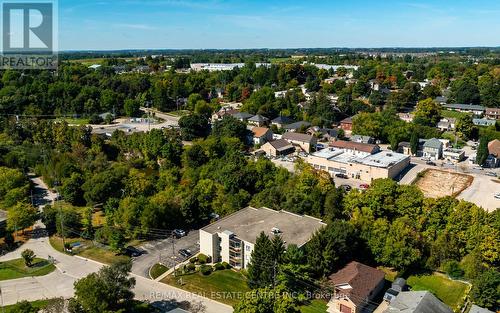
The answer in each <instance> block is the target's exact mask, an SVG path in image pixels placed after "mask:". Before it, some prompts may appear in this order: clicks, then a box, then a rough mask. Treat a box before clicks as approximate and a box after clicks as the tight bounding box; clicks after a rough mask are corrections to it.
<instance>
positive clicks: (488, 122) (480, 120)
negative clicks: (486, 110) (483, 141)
mask: <svg viewBox="0 0 500 313" xmlns="http://www.w3.org/2000/svg"><path fill="white" fill-rule="evenodd" d="M496 122H497V121H496V120H490V119H487V118H473V119H472V124H474V125H476V126H485V127H488V126H493V125H495V123H496Z"/></svg>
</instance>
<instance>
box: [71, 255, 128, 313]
mask: <svg viewBox="0 0 500 313" xmlns="http://www.w3.org/2000/svg"><path fill="white" fill-rule="evenodd" d="M131 267H132V264H131V263H130V262H126V263H123V262H122V263H116V264H113V265H111V266H109V267H103V268H102V269H100V270H99V272H97V273H92V274H89V275H88V276H86V277H84V278H82V279H80V280H77V281H76V282H75V300H76V301H77V303H78V304H79V305H80V306H81V308H82V309H83V311H84V312H88V313H101V312H107V311H113V312H114V311H117V310H120V309H123V308H126V307H127V305H129V304H130V301H131V300H132V299H133V297H134V293H133V292H132V288H133V287H134V286H135V279H134V278H130V277H129V273H130V269H131Z"/></svg>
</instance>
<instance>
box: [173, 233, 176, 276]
mask: <svg viewBox="0 0 500 313" xmlns="http://www.w3.org/2000/svg"><path fill="white" fill-rule="evenodd" d="M172 258H173V261H174V277H176V274H175V238H174V233H172Z"/></svg>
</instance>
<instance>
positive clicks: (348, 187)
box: [340, 185, 352, 192]
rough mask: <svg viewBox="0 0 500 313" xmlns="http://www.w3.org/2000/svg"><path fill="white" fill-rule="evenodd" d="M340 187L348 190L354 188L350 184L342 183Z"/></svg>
mask: <svg viewBox="0 0 500 313" xmlns="http://www.w3.org/2000/svg"><path fill="white" fill-rule="evenodd" d="M340 188H342V189H344V190H345V191H347V192H349V191H351V189H352V187H351V186H349V185H340Z"/></svg>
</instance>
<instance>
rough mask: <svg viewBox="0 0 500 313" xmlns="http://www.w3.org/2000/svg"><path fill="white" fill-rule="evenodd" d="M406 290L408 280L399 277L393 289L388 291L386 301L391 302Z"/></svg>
mask: <svg viewBox="0 0 500 313" xmlns="http://www.w3.org/2000/svg"><path fill="white" fill-rule="evenodd" d="M405 290H406V280H405V279H404V278H401V277H398V278H396V279H395V280H394V281H393V282H392V284H391V288H389V289H387V291H386V292H385V294H384V300H385V301H387V302H391V301H392V300H394V299H395V298H396V296H397V295H398V294H399V293H400V292H402V291H405Z"/></svg>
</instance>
